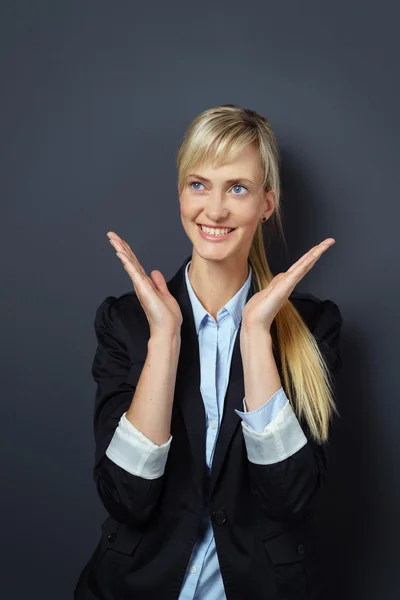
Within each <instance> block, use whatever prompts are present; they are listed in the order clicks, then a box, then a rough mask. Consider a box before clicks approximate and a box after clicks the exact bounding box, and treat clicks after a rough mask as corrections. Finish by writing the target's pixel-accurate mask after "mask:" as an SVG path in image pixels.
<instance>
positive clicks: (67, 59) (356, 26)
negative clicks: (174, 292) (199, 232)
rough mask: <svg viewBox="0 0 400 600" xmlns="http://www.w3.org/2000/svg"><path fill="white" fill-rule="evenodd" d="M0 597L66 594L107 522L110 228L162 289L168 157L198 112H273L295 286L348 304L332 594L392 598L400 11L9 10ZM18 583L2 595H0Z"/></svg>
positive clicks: (352, 4)
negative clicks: (99, 448)
mask: <svg viewBox="0 0 400 600" xmlns="http://www.w3.org/2000/svg"><path fill="white" fill-rule="evenodd" d="M0 10H1V14H0V17H1V18H0V44H1V50H2V51H1V84H2V85H1V87H2V90H1V98H0V102H1V105H0V119H1V146H2V148H1V150H2V152H1V161H0V175H1V199H2V206H3V210H2V213H3V223H2V225H3V226H2V242H3V246H2V247H3V250H2V253H1V258H2V277H1V279H2V295H1V300H2V317H3V319H2V342H3V344H2V356H1V361H2V371H3V376H4V379H3V381H4V383H3V385H2V406H3V414H2V433H1V440H2V452H1V455H0V456H1V460H2V465H1V466H2V487H3V494H2V517H3V519H2V520H3V524H2V535H1V540H2V560H1V588H2V597H4V598H7V600H14V599H15V600H22V599H24V600H25V599H27V598H29V599H35V600H36V598H38V599H39V598H40V600H67V599H71V598H72V589H73V587H74V585H75V583H76V579H77V577H78V574H79V572H80V571H81V569H82V568H83V566H84V564H85V562H86V561H87V559H88V558H89V556H90V554H91V552H92V551H93V549H94V547H95V545H96V543H97V540H98V538H99V534H100V524H101V522H102V521H103V519H104V517H105V512H104V510H103V508H102V506H101V504H100V501H99V500H98V498H97V495H96V491H95V487H94V483H93V482H92V474H91V469H92V461H93V453H94V443H93V435H92V429H91V427H92V409H93V402H94V392H95V386H94V382H93V381H92V380H91V374H90V367H91V361H92V358H93V354H94V350H95V337H94V330H93V319H94V314H95V309H96V308H97V306H98V305H99V304H100V302H101V301H102V300H103V299H104V298H105V297H106V296H107V295H116V296H117V295H119V294H122V293H124V292H126V291H128V290H130V289H131V288H132V285H131V283H130V280H129V278H128V276H127V274H126V272H125V271H124V269H123V267H122V265H121V263H120V262H119V259H118V258H117V257H116V256H115V254H114V251H113V248H112V247H111V245H110V244H109V242H108V240H107V237H106V232H107V231H109V230H113V231H116V232H117V233H118V234H120V235H121V236H122V237H124V238H125V239H127V240H128V242H129V243H130V244H131V246H132V248H133V249H134V251H135V252H136V254H137V256H138V258H139V260H141V262H142V264H143V266H144V267H145V269H146V270H147V272H150V271H151V270H152V269H154V268H157V269H160V270H161V271H162V272H163V273H164V275H165V277H166V278H167V280H168V279H169V278H170V277H172V275H173V274H174V273H175V272H176V270H177V269H178V268H179V266H180V265H181V264H182V262H183V260H184V258H185V257H186V256H187V255H188V254H190V252H191V244H190V242H189V240H188V239H187V237H186V235H185V233H184V231H183V229H182V226H181V223H180V219H179V205H178V197H177V191H176V169H175V155H176V151H177V149H178V146H179V143H180V141H181V139H182V136H183V134H184V131H185V129H186V127H187V126H188V125H189V123H190V122H191V120H192V119H193V118H194V117H195V116H196V115H197V114H198V113H199V112H201V111H203V110H205V109H206V108H209V107H211V106H215V105H217V104H224V103H236V104H239V105H242V106H244V107H246V108H252V109H254V110H257V111H259V112H261V113H263V114H265V115H267V116H268V117H269V118H270V120H271V122H272V124H273V127H274V129H275V131H276V134H277V136H278V140H279V144H280V148H281V154H282V161H283V162H282V180H283V197H282V202H283V206H284V219H285V230H286V235H287V241H288V245H289V252H288V253H285V250H284V247H283V246H282V245H281V244H280V243H279V240H278V239H277V238H276V236H275V237H271V236H272V234H271V232H270V233H269V234H268V236H267V237H268V239H266V243H267V247H268V256H269V259H270V261H271V266H272V267H273V269H274V271H275V272H278V270H281V269H283V268H284V269H286V268H288V267H289V266H290V264H292V263H293V262H294V261H295V260H296V259H297V258H298V257H299V256H301V255H302V254H304V253H305V252H306V251H307V250H308V249H309V248H310V247H311V246H313V245H315V244H316V243H318V242H320V241H321V240H322V239H324V238H326V237H331V236H332V237H334V238H335V239H336V244H335V246H334V247H333V248H330V249H329V250H328V251H327V252H326V253H325V254H324V256H323V257H322V258H321V260H320V261H319V262H318V263H317V264H316V265H315V267H314V268H313V270H312V271H311V272H310V273H309V274H307V276H306V278H305V279H304V280H303V281H302V282H301V284H300V285H299V286H298V289H299V290H302V291H309V292H311V293H313V294H315V295H316V296H319V297H320V298H331V299H332V300H334V301H335V302H337V303H338V304H339V306H340V308H341V311H342V315H343V319H344V326H343V334H342V358H343V371H342V374H341V376H340V379H339V381H338V397H337V400H338V403H339V408H340V411H341V414H342V418H341V420H340V421H337V422H336V425H335V428H334V430H333V432H332V438H331V464H330V471H329V475H328V478H327V481H326V486H325V489H324V492H323V495H322V496H321V502H320V506H319V512H318V518H319V521H320V533H321V543H322V546H323V548H324V550H325V553H326V571H327V577H329V579H330V587H331V590H332V595H331V598H332V600H333V599H335V600H337V599H339V598H340V599H341V600H342V599H347V598H349V599H350V598H351V600H356V599H363V600H367V599H368V600H369V599H373V600H376V598H385V600H392V599H393V600H395V599H396V600H397V599H398V597H399V589H400V575H399V570H398V557H399V511H398V506H399V502H400V498H399V481H400V476H399V460H398V453H399V443H398V429H399V424H400V410H399V403H398V397H399V396H398V392H397V378H398V370H399V369H398V361H399V350H398V340H399V325H398V314H399V311H398V305H399V276H398V272H399V236H398V233H399V225H398V220H399V217H400V209H399V205H400V197H399V189H398V173H399V151H398V147H399V134H400V127H399V120H400V118H399V105H400V97H399V96H400V94H399V77H398V74H399V58H400V52H399V49H400V48H399V46H400V43H399V36H398V22H399V20H398V18H399V14H398V9H397V8H396V3H395V2H394V1H393V2H385V1H384V2H382V1H381V2H379V3H375V4H374V3H371V2H370V3H365V2H362V1H358V2H356V1H355V0H336V2H329V3H328V2H321V1H320V0H313V1H298V2H295V1H291V2H289V1H285V0H279V2H278V1H277V2H269V1H263V2H254V1H250V2H242V3H238V2H235V3H234V2H232V0H231V1H229V2H227V1H226V2H218V3H211V2H209V3H204V2H198V3H196V4H195V3H193V4H189V3H187V2H180V3H178V2H175V3H172V4H171V3H167V2H165V3H162V2H158V3H151V2H147V3H144V5H140V4H138V3H136V2H128V1H126V2H115V1H114V2H105V1H96V2H94V1H92V2H85V1H78V2H65V1H60V0H57V1H54V0H52V1H51V0H49V1H47V2H45V1H36V2H27V1H25V2H24V1H20V2H18V1H14V2H11V1H9V2H5V1H4V0H3V2H2V3H1V9H0ZM4 592H6V593H4Z"/></svg>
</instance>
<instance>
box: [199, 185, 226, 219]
mask: <svg viewBox="0 0 400 600" xmlns="http://www.w3.org/2000/svg"><path fill="white" fill-rule="evenodd" d="M205 212H206V215H207V217H209V219H210V220H211V221H215V222H218V221H219V220H221V219H226V217H227V215H228V209H227V208H226V206H225V205H224V193H223V192H222V191H221V192H218V191H217V190H214V191H213V192H212V194H210V195H209V196H208V200H207V204H206V207H205Z"/></svg>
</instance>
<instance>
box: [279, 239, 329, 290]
mask: <svg viewBox="0 0 400 600" xmlns="http://www.w3.org/2000/svg"><path fill="white" fill-rule="evenodd" d="M331 245H332V244H331V243H329V244H325V243H324V242H322V243H321V244H319V245H318V246H317V247H316V248H314V249H312V251H310V252H307V254H306V256H305V257H303V259H304V260H300V261H298V263H295V264H294V265H292V267H290V269H289V270H288V271H287V272H286V275H287V278H288V280H289V281H294V282H295V285H296V284H297V283H298V282H299V281H300V280H301V279H302V278H303V277H304V275H305V274H306V273H308V271H310V269H312V267H313V266H314V265H315V263H316V262H317V260H318V259H319V258H321V256H322V254H323V253H324V252H325V251H326V250H327V249H328V248H329V246H331Z"/></svg>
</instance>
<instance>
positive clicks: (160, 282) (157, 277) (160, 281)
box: [150, 269, 169, 295]
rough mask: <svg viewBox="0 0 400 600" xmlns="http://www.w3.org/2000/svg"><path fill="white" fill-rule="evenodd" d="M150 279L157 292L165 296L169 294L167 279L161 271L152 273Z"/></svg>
mask: <svg viewBox="0 0 400 600" xmlns="http://www.w3.org/2000/svg"><path fill="white" fill-rule="evenodd" d="M150 277H151V279H152V281H153V283H154V285H155V286H156V288H157V290H158V291H159V292H160V293H161V294H164V295H166V294H169V290H168V286H167V282H166V281H165V277H164V275H163V274H162V273H161V271H158V270H157V269H155V270H154V271H152V272H151V273H150Z"/></svg>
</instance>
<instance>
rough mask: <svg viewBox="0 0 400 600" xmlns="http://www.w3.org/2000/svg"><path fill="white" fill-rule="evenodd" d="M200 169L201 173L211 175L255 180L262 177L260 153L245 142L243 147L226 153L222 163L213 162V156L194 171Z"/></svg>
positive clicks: (252, 145)
mask: <svg viewBox="0 0 400 600" xmlns="http://www.w3.org/2000/svg"><path fill="white" fill-rule="evenodd" d="M199 170H200V171H201V173H202V175H204V176H209V177H211V176H212V175H214V176H218V177H221V178H222V177H224V178H225V177H226V178H227V179H228V178H229V177H235V176H240V175H241V176H243V177H245V176H246V177H249V179H253V180H256V179H257V178H260V177H262V167H261V161H260V154H259V151H258V149H257V147H256V146H255V145H254V144H247V145H246V146H244V148H241V149H240V150H237V151H236V152H235V153H231V154H230V155H228V156H227V157H226V158H225V159H224V160H223V162H222V163H220V164H214V161H213V157H209V158H207V159H206V160H205V161H204V162H203V163H202V164H201V165H200V166H198V167H197V168H196V172H199Z"/></svg>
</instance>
